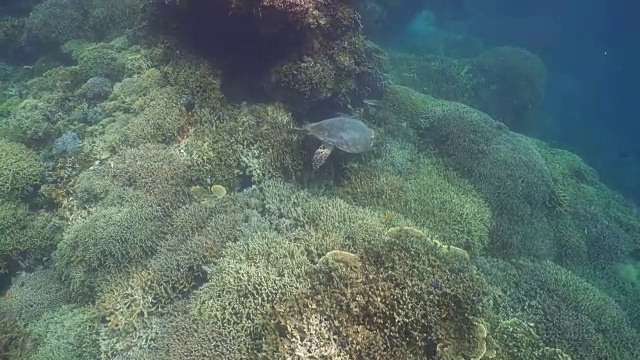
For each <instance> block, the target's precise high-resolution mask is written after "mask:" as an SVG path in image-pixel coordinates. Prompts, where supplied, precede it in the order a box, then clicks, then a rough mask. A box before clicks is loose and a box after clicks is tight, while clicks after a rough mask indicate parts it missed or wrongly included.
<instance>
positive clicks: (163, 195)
mask: <svg viewBox="0 0 640 360" xmlns="http://www.w3.org/2000/svg"><path fill="white" fill-rule="evenodd" d="M110 164H111V165H110V166H108V167H106V169H105V171H104V172H105V173H106V176H108V177H110V178H112V179H113V180H114V181H115V182H116V183H117V184H119V185H121V186H123V187H125V186H126V187H130V188H133V189H135V190H139V191H141V192H144V193H146V194H148V195H150V196H151V197H152V198H153V199H154V201H156V202H157V203H158V204H161V205H162V206H166V207H167V208H178V207H180V206H181V205H183V204H184V203H185V202H186V201H188V199H189V197H188V196H187V192H188V184H189V183H188V181H189V179H190V176H189V163H188V159H187V157H186V156H184V155H183V154H181V153H180V152H179V151H178V150H177V149H175V148H173V147H169V146H165V145H155V144H149V145H142V146H140V147H137V148H135V149H126V150H124V151H122V152H121V153H120V154H118V155H116V156H114V157H113V158H111V159H110Z"/></svg>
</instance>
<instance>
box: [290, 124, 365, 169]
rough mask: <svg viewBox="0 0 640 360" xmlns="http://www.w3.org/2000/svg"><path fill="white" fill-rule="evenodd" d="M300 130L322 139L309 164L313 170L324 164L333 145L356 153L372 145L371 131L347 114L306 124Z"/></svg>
mask: <svg viewBox="0 0 640 360" xmlns="http://www.w3.org/2000/svg"><path fill="white" fill-rule="evenodd" d="M301 130H304V131H305V132H307V133H308V134H310V135H311V136H314V137H316V138H318V139H319V140H320V141H322V145H320V147H319V148H318V150H316V152H315V153H314V154H313V160H312V162H311V164H312V167H313V170H314V171H316V170H318V169H319V168H320V166H322V164H324V162H325V160H327V158H328V157H329V155H331V151H332V150H333V148H334V147H336V148H338V149H340V150H342V151H344V152H347V153H351V154H357V153H361V152H365V151H367V150H369V149H371V146H372V145H373V138H374V133H373V131H372V130H371V129H369V128H368V127H367V125H365V124H364V123H363V122H362V121H360V120H357V119H354V118H351V117H348V116H339V117H335V118H331V119H326V120H322V121H319V122H316V123H311V124H306V125H305V126H303V127H302V129H301Z"/></svg>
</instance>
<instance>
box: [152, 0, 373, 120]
mask: <svg viewBox="0 0 640 360" xmlns="http://www.w3.org/2000/svg"><path fill="white" fill-rule="evenodd" d="M161 18H162V19H159V22H161V23H167V22H168V23H169V24H170V25H169V26H166V25H163V27H164V29H165V30H167V31H168V32H169V33H170V34H171V35H172V36H174V37H175V38H176V39H177V40H178V42H179V44H178V45H179V46H182V47H184V48H185V49H188V51H190V52H194V53H196V54H199V55H200V56H202V57H204V58H206V59H208V60H209V61H210V62H212V63H213V64H214V66H215V67H216V68H218V69H220V70H221V71H222V76H221V81H222V84H221V88H222V91H223V93H224V95H225V97H227V98H228V99H229V100H231V101H235V102H242V101H257V102H262V101H268V100H277V101H281V102H283V103H285V104H286V105H287V106H288V108H290V109H291V110H292V111H293V112H294V114H298V115H302V114H304V115H309V114H316V115H315V116H312V117H317V118H318V119H320V118H323V117H327V116H332V115H335V113H336V112H348V111H349V110H351V109H352V106H351V104H352V103H358V102H361V101H362V99H365V98H371V97H376V96H379V95H380V93H381V91H382V89H383V88H384V85H385V83H386V81H385V80H384V78H385V76H384V75H383V71H382V70H381V68H382V67H383V64H384V60H385V54H384V52H383V51H381V50H380V49H378V48H377V47H376V46H375V45H374V44H373V43H371V42H369V41H367V40H366V39H365V38H364V36H363V35H362V24H361V23H360V17H359V15H358V13H357V12H356V11H355V9H353V8H352V7H350V6H349V5H348V4H344V3H319V2H302V3H299V4H298V3H296V4H294V3H290V2H286V1H272V0H261V1H259V2H249V1H227V0H224V1H217V2H212V1H207V0H192V1H175V2H172V1H169V2H167V6H165V7H164V11H163V12H162V15H161Z"/></svg>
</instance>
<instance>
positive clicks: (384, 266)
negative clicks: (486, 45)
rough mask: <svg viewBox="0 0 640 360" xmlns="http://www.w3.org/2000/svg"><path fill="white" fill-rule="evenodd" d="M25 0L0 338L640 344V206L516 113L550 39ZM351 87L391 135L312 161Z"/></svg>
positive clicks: (124, 354)
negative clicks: (489, 38)
mask: <svg viewBox="0 0 640 360" xmlns="http://www.w3.org/2000/svg"><path fill="white" fill-rule="evenodd" d="M21 3H22V5H17V4H13V5H11V6H10V9H11V10H10V12H8V13H7V14H8V16H11V17H9V18H5V17H3V18H1V19H0V47H3V49H4V47H7V46H8V48H15V47H20V50H19V51H24V52H27V51H31V53H30V55H29V56H32V57H36V58H37V57H40V56H41V55H42V57H41V58H40V59H38V60H37V61H36V60H35V59H31V58H24V59H23V61H25V62H28V65H27V66H25V67H23V64H22V63H20V64H4V63H1V64H0V81H1V82H2V83H1V84H0V93H1V94H2V95H0V170H2V171H0V273H1V274H0V359H5V358H6V359H96V358H103V359H171V360H173V359H202V358H216V359H218V358H219V359H287V358H296V359H297V358H327V359H328V358H331V359H363V360H364V359H367V360H368V359H425V358H426V359H435V358H437V359H456V360H459V359H476V360H479V359H487V358H493V359H503V360H513V359H553V360H566V359H569V357H570V358H573V359H599V358H606V359H617V358H620V359H634V358H640V354H638V350H637V349H636V347H637V346H636V345H637V343H638V340H640V335H639V332H640V329H638V325H637V324H640V312H638V311H637V304H638V301H640V295H638V294H639V292H638V286H639V285H638V284H639V283H640V281H639V280H638V279H639V276H638V274H639V273H640V271H639V270H638V269H640V255H638V254H639V250H638V249H640V243H638V239H640V217H639V216H638V215H639V214H638V211H637V209H636V208H635V207H634V206H632V205H630V204H628V203H626V202H625V201H624V199H622V198H621V197H620V196H618V195H616V194H615V193H614V192H612V191H611V190H609V189H607V188H606V187H605V186H604V185H603V184H602V183H601V182H600V181H599V180H598V176H597V174H596V173H595V172H594V171H593V169H591V168H590V167H588V166H587V165H586V164H585V163H584V162H583V161H582V160H581V159H580V158H579V157H577V156H576V155H573V154H571V153H569V152H567V151H564V150H559V149H555V148H553V147H551V146H549V145H547V144H545V143H543V142H541V141H538V140H534V139H531V138H528V137H526V136H524V135H522V134H519V133H516V132H514V131H518V132H526V131H528V130H529V129H530V127H531V126H532V125H535V124H534V121H533V117H532V115H534V113H535V111H536V108H537V106H538V105H539V102H540V99H541V96H542V87H543V84H544V77H545V70H544V66H543V65H542V64H541V63H540V61H539V59H538V58H537V57H536V56H535V55H533V54H531V53H528V52H527V51H525V50H523V49H519V48H509V47H502V48H495V49H488V50H482V52H481V53H479V54H478V49H479V47H475V46H474V47H472V48H470V49H465V51H459V49H458V50H455V49H454V48H455V46H456V45H455V44H452V48H451V52H448V50H447V51H445V52H446V53H445V54H440V55H438V56H435V55H420V56H411V55H407V54H393V55H391V56H390V57H388V55H387V54H386V53H385V52H384V51H383V50H382V49H380V48H378V46H377V45H376V44H374V43H372V42H371V41H369V39H367V38H366V37H365V36H364V35H363V33H362V25H361V23H360V22H361V19H360V17H359V14H358V10H357V9H363V8H364V7H365V6H370V7H371V8H370V9H369V10H370V11H369V12H367V13H366V14H365V19H364V21H365V22H369V23H372V22H373V23H375V22H376V21H377V20H375V18H376V17H381V18H384V17H385V16H387V15H393V14H385V13H384V12H385V11H389V9H391V7H392V6H394V1H386V0H385V1H380V2H371V1H369V2H367V3H366V4H355V3H353V2H341V1H315V0H299V1H297V0H296V1H294V0H259V1H253V0H216V1H210V0H179V1H177V0H172V1H169V0H168V1H146V0H117V1H112V2H105V1H102V0H90V1H78V0H43V1H41V2H39V4H38V5H36V4H35V3H32V2H28V3H27V2H21ZM33 6H35V7H34V8H33V11H31V12H29V10H30V9H31V7H33ZM376 6H377V7H376ZM412 6H415V4H414V5H412ZM442 6H445V5H442ZM3 10H4V8H3ZM7 11H9V10H7ZM408 15H409V14H407V13H405V14H396V15H393V16H399V17H402V16H408ZM382 20H385V19H382ZM385 21H386V20H385ZM382 23H384V22H382ZM150 27H153V29H154V30H157V31H156V32H154V33H148V32H146V30H147V29H150ZM20 37H21V38H22V40H24V44H22V43H19V42H18V40H17V39H19V38H20ZM461 41H462V40H461ZM44 43H46V44H44ZM459 44H460V43H458V45H459ZM45 45H46V46H45ZM12 51H13V50H12ZM451 53H455V54H463V55H461V56H468V57H466V58H448V57H445V56H449V54H451ZM464 54H466V55H464ZM4 56H5V54H3V55H2V56H1V57H3V61H5V59H4ZM6 56H7V57H8V58H13V56H14V55H11V54H7V55H6ZM32 60H33V61H32ZM390 65H391V66H390ZM387 71H388V72H390V76H391V78H392V79H393V80H394V82H395V83H396V85H389V84H387V81H386V75H385V72H387ZM340 110H342V111H348V112H349V113H350V114H351V115H349V116H352V117H354V118H361V119H362V120H363V122H364V123H366V124H367V126H370V127H371V128H372V129H374V132H375V135H376V136H375V142H374V146H373V147H372V148H371V149H370V150H371V151H368V152H367V153H366V154H364V155H363V156H359V157H358V158H357V159H354V161H349V162H346V161H332V164H331V165H333V166H331V167H330V169H327V172H326V173H313V172H311V171H309V170H310V169H309V168H308V167H307V166H305V165H307V162H308V160H309V159H306V158H305V152H306V150H307V147H309V145H315V144H311V142H304V141H302V136H301V135H300V134H299V132H297V131H296V130H297V129H299V128H300V127H301V125H300V124H301V123H307V122H311V121H315V120H318V119H320V118H324V117H325V116H326V117H332V116H335V115H336V114H335V112H336V111H340ZM510 129H511V130H510ZM512 130H513V131H512ZM328 175H333V178H332V179H330V180H328Z"/></svg>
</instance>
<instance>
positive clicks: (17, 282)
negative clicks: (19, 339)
mask: <svg viewBox="0 0 640 360" xmlns="http://www.w3.org/2000/svg"><path fill="white" fill-rule="evenodd" d="M70 299H71V296H70V294H69V291H68V289H67V288H66V287H65V285H64V284H63V283H61V282H60V281H59V279H58V278H57V277H56V276H55V274H54V273H53V271H51V270H37V271H35V272H32V273H23V274H20V275H17V276H16V277H14V278H13V280H12V285H11V287H10V288H9V290H7V292H6V294H5V295H4V300H3V301H1V302H0V314H2V315H3V316H7V317H10V318H15V319H18V320H20V321H21V322H22V323H25V324H30V323H33V322H35V321H37V320H38V319H39V318H40V317H41V316H42V315H43V314H44V313H46V312H48V311H51V310H55V309H57V308H58V307H60V306H62V305H63V304H64V303H65V302H67V301H69V300H70Z"/></svg>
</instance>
